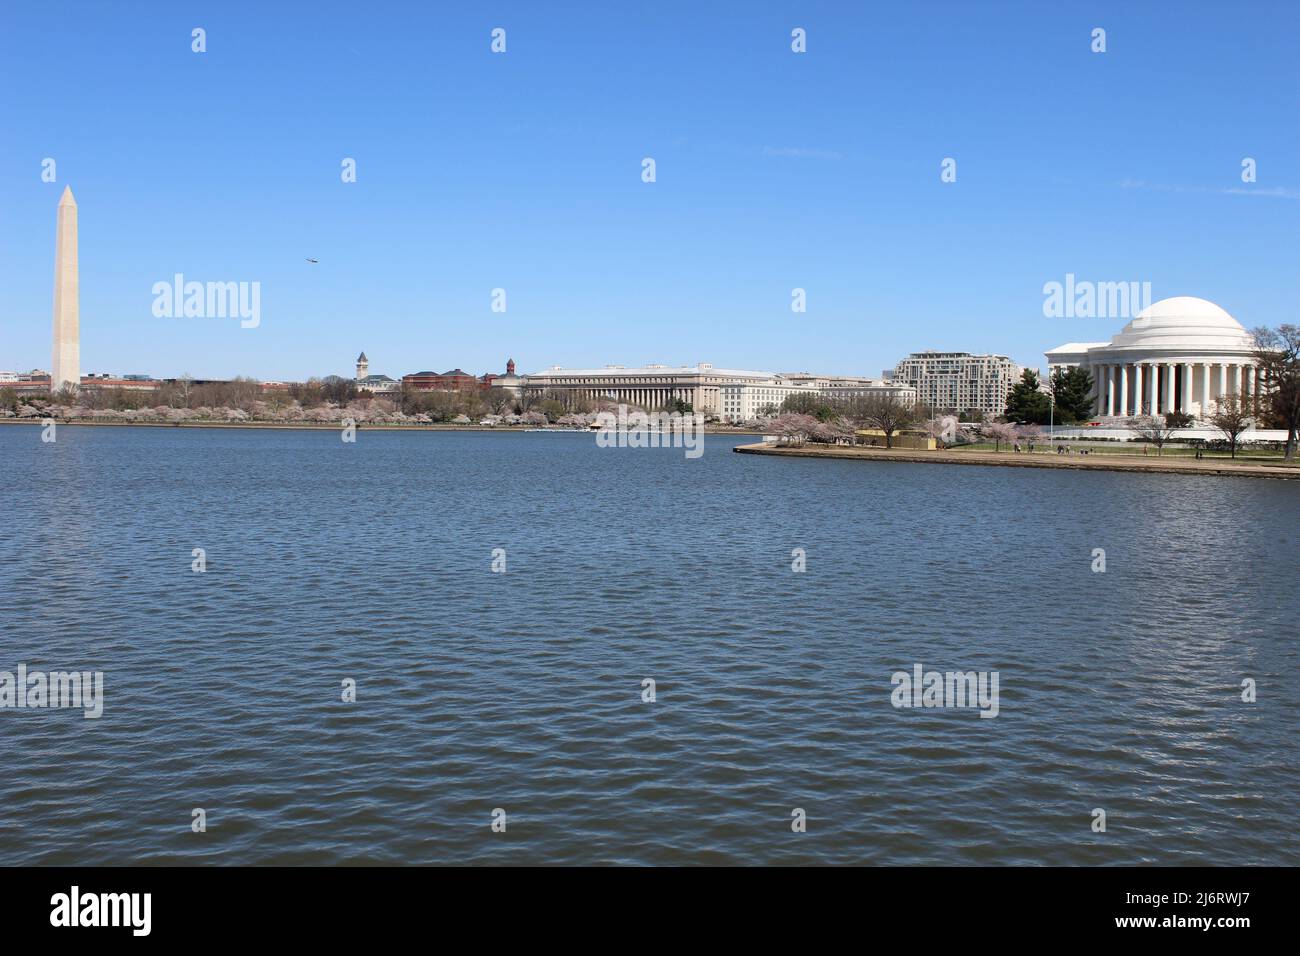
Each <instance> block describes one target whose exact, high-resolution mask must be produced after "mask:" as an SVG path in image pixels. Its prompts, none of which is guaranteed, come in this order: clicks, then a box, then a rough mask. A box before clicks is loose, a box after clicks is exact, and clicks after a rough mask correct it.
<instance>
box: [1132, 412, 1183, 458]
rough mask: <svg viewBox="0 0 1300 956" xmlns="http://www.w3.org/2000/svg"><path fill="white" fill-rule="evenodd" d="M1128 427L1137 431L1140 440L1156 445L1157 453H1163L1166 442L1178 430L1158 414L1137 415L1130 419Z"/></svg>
mask: <svg viewBox="0 0 1300 956" xmlns="http://www.w3.org/2000/svg"><path fill="white" fill-rule="evenodd" d="M1128 427H1129V428H1131V429H1133V431H1135V432H1137V437H1138V441H1144V442H1147V443H1149V444H1152V445H1155V446H1156V454H1157V455H1159V454H1162V453H1163V451H1164V447H1165V443H1166V442H1168V441H1169V439H1170V438H1172V437H1173V434H1174V432H1176V431H1178V429H1177V428H1175V427H1174V426H1172V425H1170V424H1169V423H1168V422H1167V421H1165V420H1164V419H1163V418H1160V417H1159V416H1156V415H1136V416H1134V417H1133V418H1130V419H1129V420H1128Z"/></svg>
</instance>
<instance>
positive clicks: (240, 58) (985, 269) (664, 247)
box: [0, 0, 1300, 379]
mask: <svg viewBox="0 0 1300 956" xmlns="http://www.w3.org/2000/svg"><path fill="white" fill-rule="evenodd" d="M1098 26H1100V27H1103V28H1104V29H1105V30H1106V31H1107V51H1106V52H1105V53H1104V54H1095V53H1092V52H1091V50H1090V43H1091V40H1090V33H1091V31H1092V29H1093V28H1094V27H1098ZM194 27H203V28H204V29H205V30H206V31H207V47H208V50H207V52H206V53H203V54H196V53H194V52H192V51H191V48H190V47H191V30H192V29H193V28H194ZM494 27H502V28H504V29H505V30H506V31H507V32H506V37H507V52H506V53H505V54H502V55H494V54H493V53H491V51H490V49H489V43H490V31H491V30H492V29H493V28H494ZM794 27H803V28H805V29H806V30H807V35H808V52H807V53H805V54H794V53H792V52H791V50H790V31H791V30H792V29H793V28H794ZM1297 36H1300V4H1297V3H1294V2H1284V3H1268V2H1244V3H1233V4H1228V3H1204V4H1202V3H1196V2H1188V3H1157V2H1143V3H1135V2H1132V0H1128V2H1123V3H1113V4H1107V3H1077V4H1071V3H1056V2H1053V3H1023V4H1020V3H975V2H954V3H927V2H915V3H896V4H866V3H847V2H845V3H793V2H791V3H763V2H746V3H708V4H706V3H654V4H646V5H631V4H613V3H602V4H597V3H594V2H592V3H559V2H556V3H537V2H533V3H495V4H494V3H469V2H466V3H459V4H448V3H434V2H427V3H409V4H405V3H389V2H382V0H375V2H370V3H366V4H341V3H334V2H325V3H321V2H313V3H302V4H292V3H275V4H270V3H227V2H223V3H175V2H169V3H155V4H149V3H131V4H106V3H98V2H96V3H91V2H83V3H65V2H57V0H45V2H42V3H40V4H36V3H23V4H19V3H12V2H11V3H5V4H3V6H0V90H3V92H0V223H3V229H0V368H5V369H20V370H27V369H30V368H33V367H40V368H48V367H49V363H50V309H51V294H52V282H53V259H54V221H55V208H56V204H57V202H58V197H59V194H60V193H61V192H62V190H63V187H64V186H65V185H71V186H72V188H73V191H74V192H75V194H76V196H77V200H78V203H79V207H80V256H81V322H82V339H81V347H82V352H81V354H82V371H83V372H105V371H108V372H115V373H119V374H123V373H132V372H141V373H150V374H154V375H169V376H170V375H175V374H179V373H181V372H189V373H191V374H193V375H196V376H201V377H218V376H229V375H235V374H247V375H254V376H257V377H259V378H264V379H295V378H303V377H306V376H308V375H312V374H318V375H324V374H331V373H334V374H351V371H352V361H353V359H354V358H355V357H356V354H357V352H358V351H360V350H362V349H364V350H365V351H366V352H367V354H368V355H369V357H370V359H371V370H372V371H374V372H381V373H386V374H389V375H393V376H394V377H396V376H399V375H401V374H403V373H406V372H411V371H416V370H420V369H437V370H445V369H450V368H452V367H455V366H460V367H461V368H464V369H467V370H469V371H471V372H474V373H481V372H484V371H499V370H501V369H502V367H503V366H504V364H505V360H506V358H507V357H510V356H513V357H514V358H515V359H516V360H517V361H518V363H519V367H520V371H534V370H537V369H541V368H544V367H546V366H548V365H552V364H560V365H565V366H569V367H579V366H590V365H604V364H607V363H622V364H628V365H632V364H640V363H643V362H665V363H672V364H676V363H694V362H698V361H711V362H713V363H714V364H716V365H726V366H730V367H744V368H760V369H770V370H801V369H809V370H814V371H821V372H826V373H841V374H855V373H858V374H860V373H867V374H878V373H879V372H880V370H881V369H883V368H887V367H891V366H892V365H893V364H894V363H895V362H896V361H897V360H898V359H899V358H901V357H902V356H903V355H904V354H906V353H907V352H909V351H913V350H917V349H922V348H944V349H962V350H969V351H993V352H1001V353H1004V354H1009V355H1011V356H1012V357H1013V358H1015V359H1017V360H1018V361H1021V362H1022V363H1025V364H1031V365H1035V366H1038V365H1042V364H1043V357H1042V351H1043V350H1044V349H1045V348H1050V347H1052V346H1055V345H1059V344H1061V343H1063V342H1066V341H1078V340H1097V339H1105V338H1108V337H1109V336H1110V335H1111V334H1112V333H1113V332H1115V331H1117V328H1118V325H1121V324H1122V322H1119V323H1116V322H1115V321H1114V320H1109V319H1107V320H1099V319H1048V318H1044V316H1043V314H1042V303H1043V294H1042V287H1043V284H1044V283H1045V282H1049V281H1052V280H1057V281H1063V280H1064V277H1065V275H1066V273H1074V274H1075V275H1076V276H1078V277H1079V278H1080V279H1089V280H1093V281H1128V280H1137V281H1149V282H1151V283H1152V289H1153V292H1154V296H1155V298H1162V297H1164V296H1167V295H1199V296H1203V297H1205V298H1209V299H1212V300H1214V301H1216V302H1218V303H1219V304H1221V305H1223V306H1224V307H1225V308H1226V309H1228V311H1229V312H1231V313H1232V314H1234V315H1235V316H1236V317H1237V318H1238V319H1239V320H1241V321H1242V322H1243V324H1245V325H1246V326H1247V327H1252V326H1255V325H1259V324H1271V325H1276V324H1279V323H1282V322H1288V321H1289V322H1296V321H1300V316H1297V315H1296V313H1295V303H1296V302H1297V301H1300V56H1298V55H1297V47H1296V38H1297ZM647 156H649V157H653V158H654V159H655V161H656V164H657V182H655V183H653V184H646V183H643V182H642V181H641V175H640V174H641V160H642V158H643V157H647ZM46 157H51V158H54V159H55V160H56V162H57V177H58V178H57V181H56V182H55V183H45V182H42V181H41V162H42V160H43V159H44V158H46ZM344 157H352V158H354V159H355V160H356V162H357V182H356V183H347V184H345V183H343V182H342V181H341V179H340V164H341V161H342V160H343V158H344ZM945 157H952V158H954V159H956V161H957V181H956V182H955V183H942V182H940V177H939V172H940V163H941V161H942V160H943V159H944V158H945ZM1244 157H1252V158H1254V159H1255V160H1256V162H1257V164H1258V182H1257V183H1255V184H1253V185H1250V186H1246V185H1244V184H1243V183H1242V182H1241V178H1240V174H1241V161H1242V159H1243V158H1244ZM307 257H315V258H318V259H319V260H320V263H319V264H318V265H310V264H308V263H307V262H306V261H305V259H306V258H307ZM177 272H180V273H183V274H184V275H185V276H186V278H187V279H191V280H199V281H209V280H211V281H248V282H252V281H256V282H260V283H261V297H262V307H261V324H260V326H259V327H258V328H256V329H241V328H240V327H239V323H238V321H236V320H230V319H200V318H189V319H185V318H155V317H154V315H153V313H152V310H151V306H152V303H153V294H152V292H151V287H152V286H153V284H154V283H155V282H158V281H170V279H171V277H172V276H173V274H174V273H177ZM498 287H500V288H504V289H505V290H506V295H507V303H508V309H507V311H506V312H505V313H504V314H501V313H494V312H492V311H491V310H490V302H491V299H490V296H491V290H492V289H493V288H498ZM795 287H802V288H804V289H806V290H807V297H808V310H807V312H806V313H804V314H796V313H793V312H792V311H791V309H790V290H791V289H792V288H795Z"/></svg>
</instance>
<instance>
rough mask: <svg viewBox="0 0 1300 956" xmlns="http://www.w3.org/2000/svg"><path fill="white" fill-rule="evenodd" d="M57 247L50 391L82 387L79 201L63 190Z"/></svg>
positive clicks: (70, 190)
mask: <svg viewBox="0 0 1300 956" xmlns="http://www.w3.org/2000/svg"><path fill="white" fill-rule="evenodd" d="M54 242H55V245H54V364H53V366H52V367H51V368H50V391H51V392H57V391H58V390H59V389H60V388H62V387H63V386H64V385H73V386H79V385H80V384H81V318H80V310H79V308H78V305H77V291H78V281H77V200H75V199H73V198H72V187H71V186H65V187H64V188H63V198H62V199H60V200H59V225H58V231H57V234H56V237H55V240H54Z"/></svg>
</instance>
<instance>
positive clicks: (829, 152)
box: [763, 146, 844, 159]
mask: <svg viewBox="0 0 1300 956" xmlns="http://www.w3.org/2000/svg"><path fill="white" fill-rule="evenodd" d="M763 155H764V156H793V157H795V158H797V159H843V158H844V155H843V154H842V153H838V152H836V151H835V150H833V149H807V148H805V147H802V146H764V147H763Z"/></svg>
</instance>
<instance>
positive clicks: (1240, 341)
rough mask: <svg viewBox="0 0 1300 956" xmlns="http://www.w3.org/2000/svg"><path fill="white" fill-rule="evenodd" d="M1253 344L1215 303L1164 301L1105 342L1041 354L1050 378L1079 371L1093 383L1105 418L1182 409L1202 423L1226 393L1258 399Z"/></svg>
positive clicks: (1182, 298) (1185, 298) (1189, 298)
mask: <svg viewBox="0 0 1300 956" xmlns="http://www.w3.org/2000/svg"><path fill="white" fill-rule="evenodd" d="M1254 348H1255V346H1254V340H1253V338H1252V337H1251V335H1250V333H1249V332H1247V331H1246V330H1245V328H1243V327H1242V325H1241V323H1239V322H1238V321H1237V320H1236V319H1234V318H1233V317H1232V316H1230V315H1229V314H1228V313H1227V312H1225V311H1224V310H1223V309H1221V308H1219V307H1218V306H1217V305H1215V304H1214V303H1213V302H1208V301H1206V300H1205V299H1197V298H1195V297H1193V296H1175V297H1173V298H1170V299H1161V300H1160V301H1159V302H1155V303H1153V304H1151V305H1149V306H1147V307H1146V308H1145V309H1143V310H1142V311H1141V312H1139V313H1138V314H1137V317H1136V318H1135V319H1133V321H1132V322H1130V323H1129V324H1128V325H1126V326H1124V328H1123V329H1122V330H1121V331H1120V333H1119V334H1118V335H1116V336H1115V337H1114V338H1112V339H1111V340H1110V341H1109V342H1071V343H1070V344H1068V345H1062V346H1061V347H1059V348H1055V349H1052V350H1051V351H1049V352H1045V353H1044V354H1045V355H1046V357H1047V365H1048V374H1049V375H1050V374H1051V373H1052V372H1055V371H1056V369H1058V368H1071V367H1073V366H1080V367H1082V368H1085V369H1087V370H1088V371H1089V372H1091V373H1092V379H1093V381H1094V382H1095V383H1096V386H1097V395H1096V403H1095V405H1094V412H1095V413H1096V414H1097V415H1103V416H1111V417H1115V416H1120V417H1126V416H1129V415H1163V414H1164V413H1166V412H1175V411H1177V412H1186V413H1187V414H1189V415H1192V416H1193V417H1195V418H1205V417H1206V416H1207V415H1209V414H1211V413H1212V412H1213V411H1214V404H1215V402H1216V401H1218V399H1219V397H1220V396H1223V395H1240V396H1242V397H1243V398H1250V397H1252V396H1254V395H1258V394H1259V389H1260V379H1259V375H1260V373H1259V369H1258V368H1257V366H1256V364H1255V354H1254Z"/></svg>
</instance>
